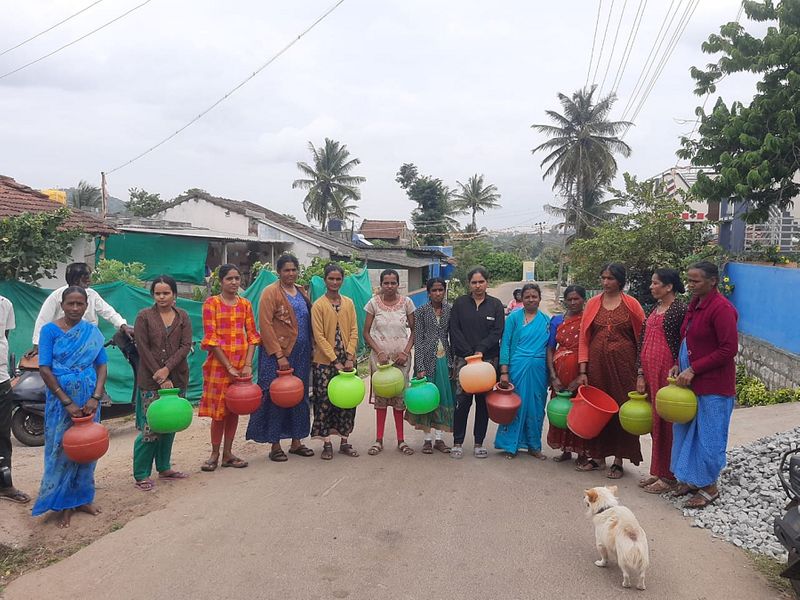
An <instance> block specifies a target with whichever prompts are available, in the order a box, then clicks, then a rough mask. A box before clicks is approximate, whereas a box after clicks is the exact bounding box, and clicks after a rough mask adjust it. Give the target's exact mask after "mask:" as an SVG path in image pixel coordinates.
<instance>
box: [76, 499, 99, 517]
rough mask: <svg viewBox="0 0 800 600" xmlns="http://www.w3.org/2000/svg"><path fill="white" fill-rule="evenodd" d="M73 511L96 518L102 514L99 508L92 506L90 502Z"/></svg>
mask: <svg viewBox="0 0 800 600" xmlns="http://www.w3.org/2000/svg"><path fill="white" fill-rule="evenodd" d="M75 510H79V511H81V512H84V513H86V514H89V515H92V516H97V515H99V514H100V513H101V512H103V511H102V510H101V509H100V507H99V506H97V505H96V504H94V503H93V502H90V503H89V504H83V505H81V506H79V507H78V508H76V509H75Z"/></svg>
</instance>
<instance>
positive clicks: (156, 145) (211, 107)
mask: <svg viewBox="0 0 800 600" xmlns="http://www.w3.org/2000/svg"><path fill="white" fill-rule="evenodd" d="M148 1H149V0H148ZM343 2H344V0H338V2H336V3H335V4H334V5H333V6H331V7H330V8H329V9H328V10H326V11H325V12H324V13H322V15H321V16H319V17H318V18H317V19H316V20H315V21H314V22H313V23H311V25H309V26H308V27H306V28H305V29H304V30H303V31H302V32H300V34H299V35H298V36H297V37H296V38H294V39H293V40H292V41H291V42H289V43H288V44H286V46H284V47H283V48H281V49H280V50H279V51H278V52H277V53H276V54H274V55H273V56H272V58H270V59H269V60H268V61H267V62H265V63H264V64H263V65H261V66H260V67H258V69H256V70H255V71H253V72H252V73H251V74H250V75H248V76H247V77H246V78H245V79H244V80H242V82H241V83H239V84H237V85H236V86H234V88H233V89H231V90H230V91H229V92H227V93H226V94H225V95H224V96H222V97H221V98H220V99H219V100H217V101H216V102H214V103H213V104H212V105H211V106H209V107H208V108H206V109H205V110H204V111H202V112H201V113H200V114H198V115H197V116H196V117H194V118H193V119H191V120H190V121H189V122H188V123H186V125H184V126H183V127H181V128H179V129H177V130H176V131H175V132H173V133H171V134H170V135H168V136H167V137H165V138H164V139H163V140H161V141H160V142H158V143H157V144H155V145H153V146H150V147H149V148H148V149H147V150H145V151H144V152H141V153H140V154H137V155H136V156H134V157H133V158H132V159H130V160H128V161H126V162H124V163H122V164H120V165H118V166H116V167H114V168H113V169H111V170H109V171H105V173H106V174H107V175H110V174H111V173H114V172H115V171H119V170H120V169H122V168H123V167H127V166H128V165H130V164H132V163H134V162H136V161H137V160H139V159H140V158H142V157H143V156H146V155H148V154H150V153H151V152H152V151H153V150H155V149H156V148H159V147H161V146H163V145H164V144H166V143H167V142H168V141H170V140H171V139H172V138H174V137H176V136H178V135H179V134H180V133H181V132H182V131H184V130H185V129H187V128H188V127H190V126H191V125H194V124H195V123H197V121H199V120H200V119H202V118H203V117H204V116H206V115H207V114H208V113H210V112H211V111H212V110H214V109H215V108H216V107H217V106H219V105H220V104H222V103H223V102H224V101H225V100H227V99H228V98H230V97H231V96H232V95H233V94H234V92H236V91H238V90H239V89H240V88H241V87H243V86H244V85H245V84H246V83H248V82H249V81H250V80H251V79H253V78H255V77H256V76H257V75H258V74H259V73H261V71H263V70H264V69H266V68H267V67H268V66H270V65H271V64H272V63H273V62H275V61H276V60H277V59H278V58H279V57H280V56H281V55H283V54H284V53H285V52H286V51H287V50H289V48H291V47H292V46H294V45H295V44H296V43H297V42H299V41H300V39H301V38H302V37H303V36H305V35H306V34H307V33H308V32H309V31H311V30H312V29H314V27H316V26H317V25H319V24H320V23H321V22H322V21H323V20H324V19H325V17H327V16H328V15H329V14H331V13H332V12H333V11H334V10H336V9H337V8H339V6H340V5H341V4H342V3H343Z"/></svg>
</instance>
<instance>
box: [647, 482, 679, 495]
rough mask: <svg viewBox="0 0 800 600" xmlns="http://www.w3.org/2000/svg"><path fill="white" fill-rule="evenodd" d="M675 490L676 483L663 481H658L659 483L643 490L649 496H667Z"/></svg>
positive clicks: (654, 483)
mask: <svg viewBox="0 0 800 600" xmlns="http://www.w3.org/2000/svg"><path fill="white" fill-rule="evenodd" d="M674 489H675V484H674V483H667V482H666V481H664V480H663V479H658V480H657V481H655V482H653V483H651V484H650V485H648V486H645V487H643V488H642V490H643V491H645V492H647V493H648V494H665V493H667V492H671V491H672V490H674Z"/></svg>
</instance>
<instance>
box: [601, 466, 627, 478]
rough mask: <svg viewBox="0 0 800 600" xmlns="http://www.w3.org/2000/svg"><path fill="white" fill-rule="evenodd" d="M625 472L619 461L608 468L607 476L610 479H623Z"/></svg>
mask: <svg viewBox="0 0 800 600" xmlns="http://www.w3.org/2000/svg"><path fill="white" fill-rule="evenodd" d="M624 474H625V471H623V470H622V465H618V464H617V463H613V464H612V465H611V467H610V468H609V469H608V473H606V477H608V478H609V479H622V476H623V475H624Z"/></svg>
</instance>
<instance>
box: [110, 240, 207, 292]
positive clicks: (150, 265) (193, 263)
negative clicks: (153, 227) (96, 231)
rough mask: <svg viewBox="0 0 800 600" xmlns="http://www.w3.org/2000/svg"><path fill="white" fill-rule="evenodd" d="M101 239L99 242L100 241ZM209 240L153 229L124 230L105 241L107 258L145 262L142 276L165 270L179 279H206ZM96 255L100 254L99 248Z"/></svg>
mask: <svg viewBox="0 0 800 600" xmlns="http://www.w3.org/2000/svg"><path fill="white" fill-rule="evenodd" d="M98 243H99V242H98ZM207 255H208V241H207V240H203V239H193V238H182V237H176V236H173V235H158V234H154V233H121V234H117V235H110V236H108V239H107V240H106V241H105V258H107V259H113V260H118V261H121V262H124V263H130V262H140V263H143V264H144V265H145V270H144V273H143V274H142V279H146V280H152V279H155V278H156V277H158V276H159V275H161V274H163V273H167V274H169V275H172V276H173V277H174V278H175V279H176V280H177V281H184V282H186V283H197V284H202V283H205V274H206V257H207ZM97 258H98V259H99V258H101V256H100V254H99V250H98V256H97Z"/></svg>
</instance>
